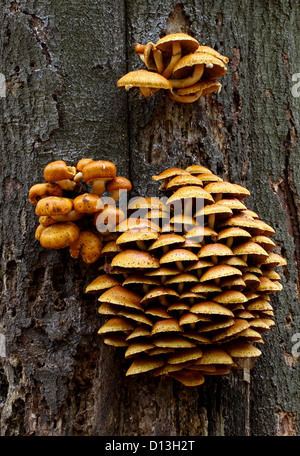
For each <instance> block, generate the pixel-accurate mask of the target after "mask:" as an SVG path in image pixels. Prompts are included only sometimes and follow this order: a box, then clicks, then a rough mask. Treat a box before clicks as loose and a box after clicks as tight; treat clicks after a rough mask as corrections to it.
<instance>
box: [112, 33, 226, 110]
mask: <svg viewBox="0 0 300 456" xmlns="http://www.w3.org/2000/svg"><path fill="white" fill-rule="evenodd" d="M135 52H136V53H137V55H138V56H139V57H140V58H141V60H142V61H143V62H144V64H145V66H146V69H140V70H135V71H130V72H129V73H127V74H125V75H124V76H122V77H121V78H120V79H119V80H118V83H117V85H118V87H124V88H125V89H126V90H130V89H134V88H139V90H140V95H141V96H144V97H145V98H149V97H151V96H152V95H154V94H155V93H156V92H157V91H158V90H160V89H163V90H166V91H167V94H168V95H169V97H170V98H171V99H173V100H175V101H179V102H182V103H193V102H194V101H196V100H198V98H200V97H201V96H203V95H207V94H208V93H211V92H214V91H220V90H221V88H222V85H221V83H220V82H219V81H218V80H217V79H218V78H220V77H221V76H223V75H224V74H226V72H227V67H226V64H227V63H228V58H227V57H225V56H223V55H222V54H220V53H219V52H217V51H216V50H214V49H213V48H211V47H209V46H201V45H200V44H199V42H198V41H197V40H196V39H195V38H193V37H192V36H189V35H187V34H185V33H173V34H169V35H166V36H164V37H163V38H161V39H160V40H158V41H157V43H156V44H154V43H152V42H149V43H147V44H146V45H142V44H140V43H137V45H136V47H135Z"/></svg>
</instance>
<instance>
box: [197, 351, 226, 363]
mask: <svg viewBox="0 0 300 456" xmlns="http://www.w3.org/2000/svg"><path fill="white" fill-rule="evenodd" d="M199 364H227V365H232V364H233V359H232V358H231V356H230V355H229V353H227V352H226V351H225V350H223V349H222V348H219V347H211V348H205V350H204V351H203V355H202V357H201V359H200V360H199Z"/></svg>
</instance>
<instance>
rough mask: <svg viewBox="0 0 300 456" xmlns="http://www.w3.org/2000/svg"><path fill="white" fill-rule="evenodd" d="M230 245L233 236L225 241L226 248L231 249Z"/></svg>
mask: <svg viewBox="0 0 300 456" xmlns="http://www.w3.org/2000/svg"><path fill="white" fill-rule="evenodd" d="M232 244H233V236H231V237H229V238H228V239H227V241H226V245H227V246H228V247H231V246H232Z"/></svg>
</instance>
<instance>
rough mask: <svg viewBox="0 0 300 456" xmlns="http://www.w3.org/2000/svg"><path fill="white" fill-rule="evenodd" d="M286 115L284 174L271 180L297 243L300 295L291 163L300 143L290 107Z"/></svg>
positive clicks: (298, 222)
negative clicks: (275, 179)
mask: <svg viewBox="0 0 300 456" xmlns="http://www.w3.org/2000/svg"><path fill="white" fill-rule="evenodd" d="M286 117H287V119H288V121H289V130H288V133H287V136H286V139H285V141H284V143H283V150H284V154H285V162H284V175H283V177H282V178H281V179H280V180H279V181H278V182H271V187H272V189H273V191H274V192H275V193H276V194H277V196H278V198H279V201H280V204H281V206H282V208H283V209H284V211H285V212H286V214H287V219H286V220H287V227H288V230H289V234H290V236H292V237H293V239H294V243H295V249H294V259H295V264H296V270H297V283H296V286H297V291H298V295H300V270H299V266H300V205H299V197H298V195H297V190H296V188H295V183H294V176H293V169H292V168H291V165H290V155H291V153H293V152H294V151H295V149H296V147H297V145H298V143H299V138H298V133H297V130H296V127H295V122H294V118H293V115H292V112H291V110H290V108H289V107H288V108H287V109H286Z"/></svg>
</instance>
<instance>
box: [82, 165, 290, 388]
mask: <svg viewBox="0 0 300 456" xmlns="http://www.w3.org/2000/svg"><path fill="white" fill-rule="evenodd" d="M153 179H154V180H155V181H161V185H160V187H159V189H160V190H161V191H162V192H163V195H164V198H148V197H146V198H136V199H134V200H133V201H131V202H130V204H129V205H128V211H129V213H128V217H127V219H125V220H123V221H122V222H121V223H120V224H119V225H118V227H117V231H118V237H117V239H116V240H114V249H112V250H111V253H110V260H109V261H110V269H109V271H108V270H106V271H103V272H102V273H101V274H100V275H99V276H98V277H97V278H95V280H93V282H92V283H90V284H89V285H88V286H87V288H86V292H87V293H95V294H96V296H97V297H98V300H99V303H100V304H99V313H100V315H101V316H102V318H104V320H105V322H104V323H103V325H102V326H101V327H100V329H99V334H100V335H101V336H102V337H103V340H104V342H105V343H106V344H108V345H112V346H115V347H123V350H124V357H125V359H126V360H127V362H128V366H127V367H128V369H127V371H126V375H128V376H130V375H138V374H143V373H149V374H151V375H154V376H161V375H165V376H169V377H172V378H174V379H176V380H177V381H179V382H181V383H183V384H184V385H186V386H198V385H201V384H202V383H203V382H204V380H205V376H207V375H224V374H228V373H229V372H231V370H232V369H233V368H238V369H244V368H247V369H251V367H252V366H253V365H254V362H255V360H256V359H257V357H258V356H260V355H261V350H260V349H259V348H258V347H259V344H262V343H263V342H264V341H263V336H264V334H265V333H266V332H267V331H269V330H270V328H271V327H272V326H273V325H274V324H275V322H274V318H273V317H274V310H273V307H272V303H271V298H270V295H271V294H272V293H275V292H278V291H280V290H281V289H282V285H281V283H280V278H281V277H280V275H279V274H278V272H277V271H276V270H275V269H276V267H278V266H283V265H285V264H286V261H285V260H284V259H283V258H282V257H281V256H280V255H279V254H277V253H275V252H274V249H275V247H276V245H275V243H274V241H273V240H272V236H273V235H274V230H273V228H272V227H271V226H270V225H268V224H267V223H265V222H264V221H262V220H261V219H260V218H259V216H258V215H257V214H256V213H255V212H253V211H252V210H249V209H248V208H247V207H246V204H245V199H246V198H247V197H248V196H249V195H250V192H249V191H248V190H247V189H246V188H244V187H243V186H241V185H238V184H233V183H230V182H226V181H224V180H222V179H221V178H220V177H218V176H217V175H215V174H213V173H212V172H211V171H210V170H209V169H208V168H206V167H203V166H200V165H192V166H190V167H188V168H186V169H178V168H171V169H166V170H165V171H163V172H162V173H161V174H159V175H157V176H153ZM137 211H138V212H137ZM137 213H138V215H139V217H135V215H136V214H137ZM257 345H258V346H257Z"/></svg>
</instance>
